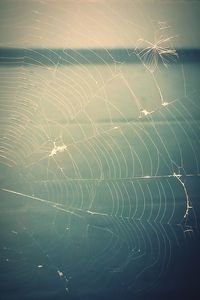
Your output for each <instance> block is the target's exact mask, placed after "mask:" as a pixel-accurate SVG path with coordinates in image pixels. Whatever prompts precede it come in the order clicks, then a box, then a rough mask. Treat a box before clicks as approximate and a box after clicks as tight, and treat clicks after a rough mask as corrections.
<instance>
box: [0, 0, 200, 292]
mask: <svg viewBox="0 0 200 300" xmlns="http://www.w3.org/2000/svg"><path fill="white" fill-rule="evenodd" d="M49 7H51V9H50V10H49ZM74 7H75V9H73V10H72V9H71V10H70V9H68V8H66V6H62V5H60V6H57V5H55V4H54V3H48V5H46V2H40V3H38V4H37V7H36V9H33V10H29V12H28V14H27V15H26V14H25V13H24V16H23V17H22V15H20V17H19V15H18V13H16V8H15V10H12V9H11V8H10V9H8V10H7V11H6V12H7V14H8V15H9V16H11V17H12V18H13V23H12V25H11V29H14V30H19V31H20V30H22V28H28V24H29V19H31V22H32V24H33V25H32V26H31V28H30V30H29V34H30V35H29V36H28V37H27V36H25V37H24V36H23V34H22V35H21V38H20V39H18V40H17V41H14V40H12V41H8V42H7V43H6V45H5V44H4V45H3V46H6V47H12V46H13V45H15V47H20V48H22V49H21V50H20V51H18V52H16V53H17V54H16V53H15V52H14V51H13V52H11V53H12V55H11V56H9V57H8V56H7V54H5V55H4V56H3V58H1V59H2V61H3V62H2V64H1V69H0V72H1V98H0V101H1V102H0V103H1V120H0V122H1V131H0V163H1V169H2V171H1V198H2V204H1V206H2V212H3V213H2V214H3V215H4V217H3V222H4V235H5V238H4V245H3V247H2V249H1V257H2V262H1V264H2V267H3V268H4V269H5V272H4V280H5V281H7V280H10V278H12V276H13V275H12V274H13V273H14V272H15V270H16V268H17V269H18V278H17V279H16V283H15V284H14V287H19V286H23V288H24V285H25V286H26V283H29V282H30V281H31V282H32V284H33V287H35V288H36V286H38V282H40V293H41V295H42V296H43V297H44V296H46V295H47V296H48V297H50V296H52V295H57V294H59V293H62V291H63V290H64V291H65V292H66V294H69V295H76V296H77V297H79V296H80V295H84V294H86V295H88V294H93V293H94V294H97V293H100V292H101V291H105V290H106V291H109V290H112V289H113V288H114V287H116V284H117V285H118V290H119V291H121V292H126V291H127V290H128V291H131V292H134V293H139V292H146V291H147V290H149V289H152V288H153V287H154V286H156V285H158V284H159V280H160V279H161V278H162V276H164V275H163V274H164V273H165V272H166V270H167V268H168V267H169V265H170V264H171V260H173V253H174V251H175V250H176V249H177V248H178V249H179V250H180V249H181V247H182V245H184V243H185V242H186V240H188V239H189V240H190V239H192V238H195V231H198V226H197V225H198V224H197V217H196V214H195V207H194V204H193V201H192V197H195V196H194V194H195V192H194V189H193V182H194V181H195V182H197V181H198V180H199V179H198V178H199V174H200V172H199V156H198V149H199V146H200V145H199V123H198V115H199V105H198V100H199V99H198V93H197V92H196V91H194V89H193V86H192V85H190V84H189V83H188V81H189V75H188V76H187V72H186V71H187V66H185V65H183V64H182V62H181V60H180V59H179V58H178V52H177V51H176V50H175V48H173V45H172V44H171V43H173V41H174V40H175V39H176V38H175V37H174V36H169V34H170V30H171V27H169V26H168V25H167V23H166V22H160V20H157V21H152V20H151V19H150V17H148V16H147V15H146V13H144V10H143V9H142V7H140V5H139V4H138V3H135V4H132V10H133V11H134V9H135V8H136V7H137V12H139V18H138V19H137V21H138V22H133V19H132V18H131V15H129V12H128V11H125V10H124V11H122V12H121V14H120V13H119V10H117V9H116V8H115V6H112V5H110V4H105V3H103V4H102V5H101V7H99V5H95V4H91V3H89V4H87V5H86V8H83V7H82V6H81V2H80V3H79V2H78V1H77V3H76V4H75V6H74ZM102 7H104V9H102ZM105 7H106V10H107V11H109V13H108V14H105ZM52 8H53V9H52ZM89 8H91V9H92V14H91V13H89ZM100 8H101V9H100ZM17 9H19V10H20V9H22V8H21V7H20V6H19V7H18V8H17ZM139 9H140V10H139ZM49 11H50V12H51V13H49ZM59 15H62V16H65V15H66V16H68V19H69V20H71V21H70V22H71V24H72V25H73V24H74V23H76V24H77V25H76V26H75V27H74V28H73V26H72V27H69V25H67V24H69V23H70V22H65V18H64V17H62V18H58V17H57V16H59ZM91 15H93V16H98V18H95V17H91ZM108 15H109V16H110V15H111V16H112V17H113V18H110V17H108ZM99 20H101V23H99ZM83 21H84V22H83ZM105 24H107V25H109V26H106V25H105ZM141 24H142V26H141ZM148 24H151V26H153V27H154V29H155V30H154V32H153V33H152V39H151V40H149V39H146V36H147V35H148V34H147V33H146V31H145V30H146V28H148ZM66 27H67V29H68V35H67V37H66ZM124 27H125V28H126V29H129V30H130V31H132V32H134V34H135V35H134V36H135V39H133V40H130V36H129V34H128V31H126V30H124ZM97 28H100V29H98V30H97ZM95 29H96V30H95ZM96 31H97V37H96ZM99 34H100V35H101V37H103V36H104V35H106V36H110V37H112V38H113V39H114V40H115V41H116V44H117V45H120V47H121V48H122V49H123V51H121V52H120V51H115V50H114V49H111V48H110V47H109V45H108V47H105V46H104V45H102V44H101V42H100V39H99ZM155 36H156V38H157V37H159V38H160V37H161V38H160V39H159V41H156V40H154V37H155ZM64 37H66V40H65V38H64ZM52 39H56V42H57V43H58V44H59V43H62V44H65V45H66V46H65V47H64V48H62V49H61V50H59V49H60V48H59V49H56V48H51V47H50V46H49V45H51V41H52ZM74 40H75V41H76V40H78V41H79V40H80V42H78V43H77V44H76V42H75V44H73V41H74ZM85 41H87V43H86V44H89V45H91V47H85ZM36 42H37V43H36ZM67 42H69V44H70V45H71V47H68V46H67ZM35 43H36V45H37V46H36V47H35ZM79 44H80V45H79ZM127 44H128V45H129V47H128V48H127V47H125V45H127ZM21 45H22V46H21ZM81 45H83V48H84V49H82V50H81V49H80V48H81ZM93 45H95V46H93ZM135 45H137V46H136V47H135ZM98 49H100V50H98ZM19 53H20V54H19ZM5 61H6V63H4V62H5ZM195 88H196V87H195ZM188 156H189V159H188ZM19 215H20V217H19ZM5 224H6V225H5ZM49 286H50V287H49ZM33 289H34V288H33ZM32 292H34V291H32ZM25 293H26V295H29V293H30V290H29V285H28V284H27V288H26V287H25ZM35 293H36V292H35Z"/></svg>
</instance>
